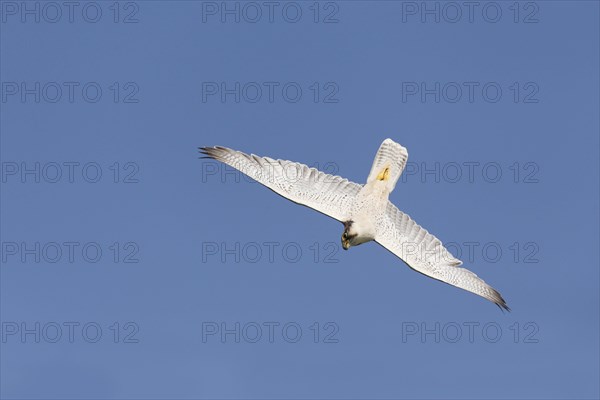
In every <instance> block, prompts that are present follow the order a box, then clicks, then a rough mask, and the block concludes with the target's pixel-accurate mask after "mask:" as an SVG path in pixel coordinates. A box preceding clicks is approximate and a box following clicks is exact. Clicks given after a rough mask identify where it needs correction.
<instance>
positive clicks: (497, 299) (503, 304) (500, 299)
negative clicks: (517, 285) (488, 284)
mask: <svg viewBox="0 0 600 400" xmlns="http://www.w3.org/2000/svg"><path fill="white" fill-rule="evenodd" d="M493 301H494V303H496V305H497V306H498V308H500V309H501V310H502V312H504V311H505V310H506V311H508V312H510V307H509V306H508V304H506V300H504V298H503V297H502V295H501V294H500V293H498V291H496V290H494V299H493Z"/></svg>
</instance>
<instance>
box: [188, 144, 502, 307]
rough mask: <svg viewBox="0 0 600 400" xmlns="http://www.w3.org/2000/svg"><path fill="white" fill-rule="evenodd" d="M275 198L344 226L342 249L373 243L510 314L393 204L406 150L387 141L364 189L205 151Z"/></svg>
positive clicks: (281, 164)
mask: <svg viewBox="0 0 600 400" xmlns="http://www.w3.org/2000/svg"><path fill="white" fill-rule="evenodd" d="M200 150H201V152H202V153H203V154H204V155H206V156H208V157H206V158H213V159H215V160H218V161H221V162H223V163H225V164H227V165H230V166H232V167H233V168H236V169H238V170H239V171H241V172H242V173H244V174H246V175H248V176H249V177H251V178H252V179H254V180H256V181H257V182H259V183H261V184H263V185H264V186H266V187H268V188H269V189H271V190H272V191H274V192H275V193H277V194H279V195H281V196H283V197H285V198H286V199H289V200H291V201H293V202H294V203H298V204H301V205H304V206H307V207H310V208H312V209H315V210H317V211H319V212H321V213H323V214H325V215H327V216H329V217H332V218H334V219H336V220H338V221H340V222H342V223H343V224H344V233H343V234H342V247H343V248H344V250H348V249H349V248H350V247H351V246H357V245H359V244H362V243H366V242H370V241H372V240H374V241H375V242H377V243H379V244H380V245H381V246H383V247H385V248H386V249H387V250H389V251H390V252H392V253H393V254H395V255H396V256H397V257H399V258H400V259H402V260H403V261H404V262H405V263H406V264H408V266H409V267H410V268H412V269H414V270H415V271H417V272H420V273H422V274H424V275H427V276H429V277H431V278H434V279H437V280H439V281H442V282H445V283H448V284H450V285H453V286H456V287H459V288H461V289H464V290H467V291H469V292H472V293H475V294H477V295H479V296H481V297H484V298H486V299H488V300H490V301H492V302H494V303H495V304H496V305H497V306H498V307H500V308H501V309H504V310H508V311H510V309H509V308H508V306H507V305H506V302H505V301H504V299H503V298H502V296H501V295H500V293H498V292H497V291H496V290H495V289H494V288H492V287H491V286H490V285H488V284H487V283H485V282H484V281H483V280H482V279H480V278H479V277H478V276H477V275H475V274H474V273H473V272H471V271H469V270H468V269H465V268H461V267H460V265H461V264H462V261H460V260H458V259H457V258H455V257H454V256H452V254H450V252H449V251H448V250H447V249H446V248H445V247H444V246H443V245H442V242H441V241H440V240H439V239H438V238H436V237H435V236H433V235H432V234H430V233H429V232H427V230H425V229H424V228H422V227H421V226H419V225H418V224H417V223H416V222H415V221H413V220H412V219H411V218H410V217H409V216H408V215H406V214H404V213H403V212H402V211H400V210H399V209H398V208H397V207H396V206H395V205H393V204H392V203H391V202H390V201H389V200H388V197H389V195H390V193H391V192H392V190H394V187H395V186H396V182H397V181H398V178H399V177H400V174H402V170H403V169H404V166H405V165H406V160H407V159H408V152H407V151H406V148H404V147H402V146H401V145H399V144H398V143H396V142H394V141H393V140H391V139H385V140H384V141H383V143H382V144H381V146H380V147H379V150H378V151H377V154H376V155H375V160H374V161H373V166H372V167H371V172H370V173H369V177H368V178H367V183H366V184H365V185H361V184H358V183H354V182H351V181H349V180H347V179H344V178H342V177H340V176H335V175H329V174H326V173H324V172H321V171H319V170H317V169H315V168H309V167H308V166H307V165H304V164H300V163H296V162H292V161H286V160H274V159H272V158H269V157H259V156H256V155H254V154H251V155H248V154H245V153H242V152H240V151H236V150H232V149H228V148H226V147H220V146H216V147H201V148H200Z"/></svg>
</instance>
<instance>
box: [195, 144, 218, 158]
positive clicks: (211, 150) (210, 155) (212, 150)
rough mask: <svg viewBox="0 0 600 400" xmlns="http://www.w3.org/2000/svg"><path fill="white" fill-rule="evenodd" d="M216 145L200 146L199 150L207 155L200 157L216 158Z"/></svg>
mask: <svg viewBox="0 0 600 400" xmlns="http://www.w3.org/2000/svg"><path fill="white" fill-rule="evenodd" d="M215 149H216V148H215V147H198V150H199V151H200V153H201V154H203V155H205V157H200V158H213V159H214V158H215Z"/></svg>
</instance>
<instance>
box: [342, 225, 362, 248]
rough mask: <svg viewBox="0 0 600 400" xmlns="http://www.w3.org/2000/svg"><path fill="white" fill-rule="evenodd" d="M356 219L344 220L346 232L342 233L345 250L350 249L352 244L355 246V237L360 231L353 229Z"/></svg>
mask: <svg viewBox="0 0 600 400" xmlns="http://www.w3.org/2000/svg"><path fill="white" fill-rule="evenodd" d="M353 223H354V221H346V222H344V233H342V247H343V248H344V250H348V249H349V248H350V246H354V244H355V243H353V241H354V239H355V238H356V237H357V236H358V233H356V232H354V231H353V229H352V224H353Z"/></svg>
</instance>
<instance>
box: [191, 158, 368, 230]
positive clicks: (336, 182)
mask: <svg viewBox="0 0 600 400" xmlns="http://www.w3.org/2000/svg"><path fill="white" fill-rule="evenodd" d="M200 150H201V152H202V153H203V154H205V155H207V156H208V157H209V158H213V159H215V160H218V161H221V162H223V163H225V164H227V165H230V166H232V167H233V168H235V169H237V170H239V171H241V172H242V173H244V174H246V175H248V176H249V177H250V178H252V179H254V180H256V181H257V182H259V183H261V184H263V185H265V186H266V187H268V188H269V189H271V190H272V191H274V192H275V193H277V194H279V195H281V196H283V197H285V198H286V199H289V200H291V201H293V202H294V203H298V204H302V205H304V206H307V207H310V208H312V209H314V210H317V211H319V212H321V213H323V214H325V215H328V216H330V217H332V218H334V219H337V220H338V221H341V222H344V221H346V220H347V219H348V218H349V213H350V207H351V205H352V200H353V199H354V197H355V196H356V194H357V193H358V191H359V190H360V188H361V187H362V185H359V184H358V183H354V182H350V181H349V180H347V179H344V178H342V177H340V176H336V175H330V174H326V173H324V172H321V171H319V170H317V169H316V168H310V167H308V166H307V165H304V164H300V163H296V162H293V161H286V160H274V159H272V158H268V157H259V156H256V155H254V154H250V155H248V154H245V153H242V152H241V151H236V150H232V149H228V148H226V147H220V146H217V147H201V148H200Z"/></svg>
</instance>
